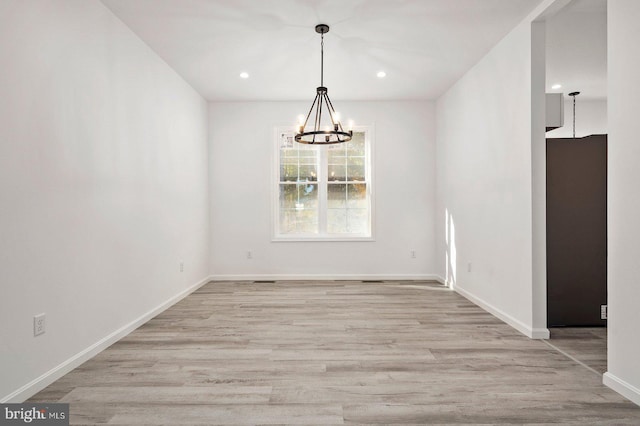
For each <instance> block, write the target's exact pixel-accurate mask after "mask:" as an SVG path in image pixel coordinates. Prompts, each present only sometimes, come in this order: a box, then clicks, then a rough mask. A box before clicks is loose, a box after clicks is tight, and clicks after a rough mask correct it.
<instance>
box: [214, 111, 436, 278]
mask: <svg viewBox="0 0 640 426" xmlns="http://www.w3.org/2000/svg"><path fill="white" fill-rule="evenodd" d="M311 100H312V99H309V103H306V102H242V103H211V104H209V105H210V115H209V116H210V129H211V131H210V152H211V156H210V158H211V160H210V170H211V175H210V176H211V181H210V187H211V248H212V251H211V270H212V272H213V274H214V276H216V277H218V278H237V279H255V278H273V277H278V278H299V277H307V278H314V277H317V278H320V277H326V278H357V277H365V278H366V277H381V278H384V277H399V278H402V277H404V278H412V277H430V276H431V275H432V274H433V273H434V271H435V253H434V241H435V235H434V232H435V223H434V216H433V215H434V206H435V151H434V148H435V133H434V132H435V128H434V105H433V103H429V102H344V101H336V100H334V104H335V105H336V107H337V108H338V109H339V110H340V111H342V112H343V116H345V115H348V116H349V117H350V118H353V119H354V120H355V122H356V123H357V124H363V125H369V124H374V125H375V135H374V136H375V140H374V141H373V144H374V145H373V150H374V166H373V172H374V191H375V231H374V232H375V241H373V242H272V241H271V197H272V188H271V182H272V181H271V173H272V158H273V157H272V155H273V147H274V143H273V133H274V130H273V129H274V126H275V125H292V123H293V121H294V120H295V117H297V115H298V114H300V113H303V112H305V111H307V110H308V108H309V107H310V102H311ZM248 250H251V251H252V252H253V259H247V257H246V252H247V251H248ZM411 250H415V251H416V254H417V257H416V258H415V259H412V258H411V257H410V251H411Z"/></svg>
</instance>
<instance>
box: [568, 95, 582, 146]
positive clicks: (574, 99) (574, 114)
mask: <svg viewBox="0 0 640 426" xmlns="http://www.w3.org/2000/svg"><path fill="white" fill-rule="evenodd" d="M579 94H580V92H571V93H569V96H571V97H573V138H574V139H575V138H576V96H578V95H579Z"/></svg>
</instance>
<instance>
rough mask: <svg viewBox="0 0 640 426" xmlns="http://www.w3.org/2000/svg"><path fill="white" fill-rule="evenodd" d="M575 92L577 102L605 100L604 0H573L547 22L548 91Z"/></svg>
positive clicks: (605, 30)
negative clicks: (556, 86) (554, 85)
mask: <svg viewBox="0 0 640 426" xmlns="http://www.w3.org/2000/svg"><path fill="white" fill-rule="evenodd" d="M553 84H561V85H562V88H561V89H557V90H554V89H552V88H551V86H552V85H553ZM574 91H578V92H580V97H579V99H580V100H602V99H606V97H607V1H606V0H573V1H572V2H571V3H569V4H568V5H567V6H566V7H564V8H563V9H562V10H560V11H559V12H558V13H557V14H556V15H554V16H553V17H551V18H550V19H549V20H548V21H547V92H549V93H551V92H563V93H565V94H567V93H570V92H574Z"/></svg>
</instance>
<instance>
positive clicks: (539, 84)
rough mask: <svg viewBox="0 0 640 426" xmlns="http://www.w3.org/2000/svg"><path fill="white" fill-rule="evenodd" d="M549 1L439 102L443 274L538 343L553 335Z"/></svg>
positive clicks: (440, 257) (439, 213)
mask: <svg viewBox="0 0 640 426" xmlns="http://www.w3.org/2000/svg"><path fill="white" fill-rule="evenodd" d="M552 3H553V2H552V1H547V2H544V3H543V4H542V5H541V6H539V7H538V8H537V9H536V10H535V11H534V12H533V13H532V14H531V15H530V16H529V17H528V18H527V19H525V20H524V21H523V22H522V23H521V24H520V25H518V26H517V27H516V28H515V29H514V30H513V31H512V32H511V33H509V34H508V35H507V36H506V37H505V38H504V39H503V40H501V41H500V42H499V43H498V44H497V45H496V46H495V47H494V48H493V49H492V50H491V51H490V52H489V53H488V54H487V55H486V56H485V57H484V58H483V59H482V60H481V61H480V62H479V63H478V64H477V65H475V66H474V67H473V68H472V69H471V70H470V71H468V72H467V74H465V75H464V76H463V77H462V78H461V79H460V80H459V81H458V82H457V83H456V84H455V85H454V86H453V87H452V88H450V89H449V90H448V91H447V92H446V93H445V94H444V95H443V96H442V97H440V98H439V99H438V101H437V104H436V117H437V119H436V128H437V137H436V140H437V148H436V151H437V165H438V168H437V176H438V177H437V182H438V187H437V200H438V202H437V214H436V217H437V219H436V220H437V222H436V223H437V228H438V236H437V245H436V250H437V262H438V273H439V274H442V275H443V276H445V277H446V281H447V283H448V284H449V285H450V286H451V287H452V288H454V289H455V290H456V291H457V292H459V293H460V294H462V295H464V296H465V297H467V298H468V299H470V300H471V301H473V302H474V303H476V304H478V305H479V306H481V307H483V308H484V309H486V310H487V311H489V312H491V313H492V314H494V315H495V316H497V317H498V318H500V319H502V320H503V321H505V322H507V323H508V324H510V325H511V326H513V327H514V328H516V329H517V330H519V331H520V332H522V333H523V334H525V335H527V336H529V337H533V338H548V335H549V334H548V333H549V332H548V330H547V329H546V318H544V314H545V313H546V310H545V306H546V305H545V304H546V296H545V295H546V292H545V288H546V287H545V282H546V280H545V275H546V274H545V262H544V257H545V248H544V247H545V241H544V226H545V225H544V214H543V213H542V214H541V213H540V212H541V211H542V212H544V190H543V188H544V176H543V175H541V174H540V170H541V163H540V161H541V160H540V159H541V158H542V161H544V155H541V153H543V152H544V151H543V146H544V145H540V144H544V23H534V22H533V20H534V19H535V18H536V17H537V16H538V15H540V13H541V12H542V11H544V10H545V8H546V7H548V6H549V5H550V4H552ZM532 123H533V124H532ZM543 164H544V163H542V165H543ZM543 168H544V167H543V166H542V169H543ZM541 188H542V189H541ZM541 191H542V192H541Z"/></svg>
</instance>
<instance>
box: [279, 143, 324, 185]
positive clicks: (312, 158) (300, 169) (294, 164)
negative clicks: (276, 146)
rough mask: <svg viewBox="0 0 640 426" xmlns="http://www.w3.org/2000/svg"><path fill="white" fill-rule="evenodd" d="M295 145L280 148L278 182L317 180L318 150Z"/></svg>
mask: <svg viewBox="0 0 640 426" xmlns="http://www.w3.org/2000/svg"><path fill="white" fill-rule="evenodd" d="M295 145H297V146H295V147H292V148H282V147H281V148H280V182H306V181H312V182H315V181H317V180H318V151H317V150H315V149H310V148H305V147H304V146H300V144H295Z"/></svg>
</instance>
